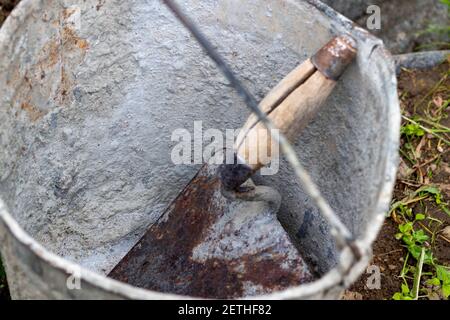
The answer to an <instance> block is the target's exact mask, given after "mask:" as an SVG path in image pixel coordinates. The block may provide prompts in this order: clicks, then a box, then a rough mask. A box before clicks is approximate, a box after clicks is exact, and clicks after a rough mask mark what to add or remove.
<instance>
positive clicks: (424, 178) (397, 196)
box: [344, 62, 450, 300]
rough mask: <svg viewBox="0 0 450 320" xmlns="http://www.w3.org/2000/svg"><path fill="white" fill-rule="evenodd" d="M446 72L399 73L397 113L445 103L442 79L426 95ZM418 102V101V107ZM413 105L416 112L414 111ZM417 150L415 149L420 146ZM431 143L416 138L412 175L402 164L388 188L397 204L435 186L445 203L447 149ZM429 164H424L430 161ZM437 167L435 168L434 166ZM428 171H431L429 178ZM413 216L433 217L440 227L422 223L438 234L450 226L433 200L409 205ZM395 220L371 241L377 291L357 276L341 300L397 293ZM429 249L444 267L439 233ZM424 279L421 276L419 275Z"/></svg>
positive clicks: (399, 259)
mask: <svg viewBox="0 0 450 320" xmlns="http://www.w3.org/2000/svg"><path fill="white" fill-rule="evenodd" d="M448 72H449V63H448V62H446V63H443V64H442V65H440V66H438V67H436V68H434V69H432V70H426V71H403V72H402V74H401V75H400V77H399V81H398V82H399V96H400V100H401V107H402V114H404V115H406V116H408V117H412V116H414V115H420V116H425V110H426V108H427V106H429V102H430V101H433V100H436V99H439V97H440V98H443V100H444V101H445V100H447V99H449V96H450V92H449V88H450V79H449V78H447V79H446V80H445V81H444V82H442V83H441V86H442V88H443V89H442V90H435V91H434V93H432V94H431V95H430V92H432V91H433V89H434V88H436V85H437V84H438V83H439V82H440V81H441V79H443V76H444V75H445V74H448ZM421 101H424V103H420V102H421ZM415 106H416V108H415V109H416V110H414V107H415ZM448 113H449V107H447V110H446V115H445V114H444V117H443V119H442V120H441V122H440V124H442V125H445V126H447V127H448V126H449V125H450V123H449V122H450V116H449V114H448ZM421 140H423V142H422V147H420V148H418V147H417V146H418V145H419V144H421V142H420V141H421ZM437 141H438V140H437V139H435V138H433V137H432V136H430V135H429V134H425V136H424V137H423V138H416V141H415V143H414V147H415V148H416V150H419V154H420V157H419V158H418V159H417V163H418V164H419V169H417V170H416V171H415V172H414V173H412V174H410V175H408V174H405V173H404V172H402V171H404V170H402V165H401V166H400V170H399V173H398V177H397V178H398V180H397V182H396V185H395V189H394V200H393V202H395V201H399V200H402V199H403V198H404V197H405V195H408V193H410V192H411V191H414V190H417V189H418V188H419V187H421V186H422V185H435V186H438V187H439V189H440V190H441V192H442V195H443V198H444V201H447V202H448V201H449V200H450V188H449V186H450V185H449V182H450V170H449V168H450V167H449V164H450V148H449V147H448V146H446V145H445V144H443V145H441V146H440V148H441V151H440V152H438V153H437V152H436V149H438V146H437ZM405 143H406V141H405V140H404V139H403V138H402V141H401V144H402V147H404V144H405ZM436 156H438V158H436V160H435V161H430V160H432V159H434V158H435V157H436ZM436 163H437V164H436ZM402 164H405V166H408V167H412V166H411V164H410V163H408V161H407V160H406V159H404V158H403V157H402ZM428 172H431V173H432V176H431V177H430V176H429V175H427V173H428ZM411 208H412V210H413V213H414V214H417V213H424V212H425V213H426V215H427V216H428V217H433V218H436V219H439V220H440V221H442V222H443V224H442V225H439V224H436V223H432V222H431V223H429V222H425V221H423V225H425V226H426V227H427V228H428V229H430V230H435V229H438V230H442V229H444V228H445V227H446V226H449V225H450V217H449V215H448V214H446V213H445V212H444V211H443V210H442V209H441V208H440V207H439V206H438V205H436V203H435V201H434V199H426V200H424V201H421V202H417V203H416V204H415V205H413V206H412V207H411ZM395 220H396V219H395V218H387V219H386V221H385V223H384V225H383V227H382V229H381V231H380V234H379V236H378V239H377V240H376V241H375V243H374V247H373V249H374V257H373V260H372V262H371V264H373V265H376V266H378V267H379V268H380V271H381V288H380V289H378V290H377V289H372V290H370V289H368V288H367V286H366V283H367V280H368V278H369V277H370V276H371V274H363V275H362V276H361V278H360V279H359V280H358V281H357V282H356V283H355V284H354V285H353V286H352V287H351V288H350V289H349V290H348V292H347V293H346V294H345V295H344V298H347V299H365V300H377V299H390V298H391V297H392V296H393V294H394V293H396V292H399V291H400V287H401V283H402V280H401V279H400V278H399V275H400V272H401V270H402V267H403V264H404V257H406V254H407V249H406V248H405V247H403V246H402V242H401V241H400V240H396V239H395V234H396V233H398V232H399V231H398V222H399V221H398V220H397V222H396V221H395ZM432 251H433V254H434V257H435V258H436V259H437V261H438V263H440V264H443V265H447V266H448V265H450V243H449V242H448V240H446V239H444V238H443V237H442V233H439V232H438V236H437V237H436V240H435V242H434V244H433V245H432ZM408 263H409V264H411V265H415V260H414V259H412V258H410V259H409V261H408ZM427 271H431V270H430V268H429V267H428V266H424V272H427ZM424 280H426V276H425V277H424Z"/></svg>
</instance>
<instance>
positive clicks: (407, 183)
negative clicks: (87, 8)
mask: <svg viewBox="0 0 450 320" xmlns="http://www.w3.org/2000/svg"><path fill="white" fill-rule="evenodd" d="M19 1H20V0H0V26H1V24H2V23H3V21H4V20H5V19H6V17H7V16H8V14H9V13H10V12H11V10H12V9H13V7H14V5H15V4H17V3H18V2H19ZM402 3H405V4H406V5H407V6H409V7H412V6H410V5H409V1H406V0H405V1H403V0H402ZM384 4H386V5H388V4H392V3H391V2H389V3H388V2H387V1H384V0H383V1H381V0H380V5H384ZM397 12H398V13H400V12H402V10H397ZM361 19H364V17H361ZM391 20H392V21H394V22H395V21H399V20H398V19H397V18H395V19H391ZM400 20H402V19H400ZM416 26H417V25H416ZM420 28H425V25H424V26H421V27H420ZM391 29H392V28H391ZM410 33H411V32H410ZM411 34H412V33H411ZM397 35H398V33H396V34H395V35H393V36H392V37H394V38H393V40H392V43H393V44H394V45H395V44H396V43H397V44H398V43H400V44H401V46H400V45H396V46H394V47H393V48H392V49H393V50H394V51H399V52H404V51H403V50H410V49H411V47H412V46H413V47H414V48H416V49H417V48H420V47H421V45H422V43H421V42H420V43H417V40H416V38H417V39H421V38H420V37H422V38H423V37H424V35H423V34H421V36H420V37H416V38H415V39H414V41H416V42H411V41H409V42H407V41H406V40H405V41H403V42H405V43H403V42H399V41H397V40H398V39H397V38H395V37H397ZM389 39H390V38H389ZM389 39H387V43H388V45H389V43H390V42H389ZM399 39H400V40H402V38H401V37H400V38H399ZM424 41H425V42H426V41H429V40H426V39H425V40H424ZM411 43H412V44H411ZM427 43H428V42H427ZM397 47H398V48H397ZM405 48H409V49H405ZM445 75H447V77H446V76H445ZM448 75H449V64H448V63H445V64H443V65H441V66H439V67H438V68H435V69H434V70H429V71H420V72H411V71H403V72H402V74H401V75H400V77H399V96H400V100H401V106H402V113H403V115H404V116H405V117H406V118H407V119H410V120H412V121H414V122H416V123H418V122H417V121H419V120H417V119H418V118H424V119H428V120H429V119H432V121H431V124H430V123H425V122H423V121H422V122H420V121H419V124H420V125H421V126H424V127H425V126H426V128H432V132H433V134H431V133H428V132H422V131H423V130H422V131H420V130H421V128H420V126H415V127H408V125H412V124H413V123H412V122H410V121H408V120H405V119H404V120H403V126H402V130H403V131H404V133H403V134H402V147H401V153H402V162H401V164H400V169H399V174H398V181H397V183H396V186H395V192H394V200H393V205H395V204H396V203H399V202H400V203H407V205H404V206H403V204H402V206H400V207H399V208H400V209H401V210H400V209H398V208H397V209H395V210H392V212H391V215H390V217H389V218H387V219H386V221H385V223H384V225H383V228H382V230H381V232H380V235H379V237H378V239H377V241H376V242H375V244H374V258H373V261H372V264H374V265H376V266H378V267H379V268H380V271H381V288H380V289H378V290H377V289H372V290H370V289H368V288H367V286H366V282H367V279H368V277H369V274H366V275H363V276H362V277H361V278H360V280H359V281H357V282H356V283H355V284H354V285H353V286H352V287H351V288H350V289H349V290H348V292H347V293H346V295H345V298H347V299H391V298H392V297H393V295H394V294H396V293H398V292H399V291H400V290H401V287H402V284H405V282H406V283H407V284H408V285H411V282H412V279H411V278H412V276H411V274H406V276H403V277H401V276H400V275H401V274H402V271H405V268H404V267H405V266H414V265H415V264H416V260H417V259H415V258H413V257H411V255H410V254H409V253H408V250H409V249H408V248H407V246H406V245H405V244H404V242H402V240H401V239H400V240H398V239H397V238H396V236H397V235H398V233H399V225H402V224H404V223H406V222H407V221H409V220H408V219H412V218H410V217H409V216H408V214H409V213H411V216H412V217H414V216H416V217H417V214H424V216H425V220H421V221H414V228H415V230H419V229H421V230H425V231H424V232H425V233H426V234H428V240H427V241H425V242H424V243H423V246H424V247H425V248H426V249H427V250H429V251H430V252H432V254H433V256H434V259H435V261H436V264H438V263H439V264H441V265H444V266H449V265H450V240H449V239H450V235H449V234H448V231H449V229H448V227H449V225H450V215H449V214H448V213H446V212H445V211H444V209H443V208H444V207H443V206H445V204H446V203H447V204H448V202H449V201H450V185H449V183H450V169H449V164H450V149H449V145H448V144H445V143H442V139H439V138H437V137H436V135H439V136H440V137H442V138H443V139H445V140H450V138H449V134H448V132H447V131H446V130H445V129H443V128H448V127H450V117H449V111H450V110H449V106H448V100H449V98H450V97H449V95H450V92H449V91H450V90H449V88H450V80H449V77H448ZM437 118H439V119H438V120H439V121H437V120H436V119H437ZM414 119H416V120H417V121H416V120H414ZM435 120H436V121H435ZM414 130H416V131H414ZM411 155H412V156H411ZM423 186H433V187H434V188H435V189H433V190H432V191H433V192H434V193H433V192H431V191H430V190H429V191H428V193H426V194H425V195H424V194H423V192H419V193H418V194H415V192H417V191H418V190H419V191H420V189H421V188H423ZM436 190H438V193H439V194H436ZM417 199H420V200H417ZM438 199H439V201H438ZM402 201H403V202H402ZM410 201H412V202H410ZM405 208H406V209H405ZM409 209H410V210H411V212H409V211H408V210H409ZM405 212H406V214H405ZM446 228H447V229H446ZM411 268H412V269H413V267H411ZM403 273H404V272H403ZM434 276H435V273H434V269H433V267H432V266H430V265H425V266H424V273H423V277H422V278H421V292H422V293H421V298H424V299H425V298H428V299H438V298H442V294H441V292H440V288H439V286H436V285H434V286H433V285H430V284H427V281H428V282H429V281H430V280H432V279H433V277H434ZM7 298H9V294H8V289H7V284H6V278H5V274H4V270H3V268H2V267H1V261H0V300H2V299H7Z"/></svg>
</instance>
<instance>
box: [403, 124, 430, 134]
mask: <svg viewBox="0 0 450 320" xmlns="http://www.w3.org/2000/svg"><path fill="white" fill-rule="evenodd" d="M400 132H401V133H402V134H404V135H406V136H411V137H414V136H415V137H422V136H423V135H424V134H425V131H423V129H422V128H420V126H419V125H417V124H413V123H410V124H407V125H405V126H403V127H402V128H401V129H400Z"/></svg>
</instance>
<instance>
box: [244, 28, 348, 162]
mask: <svg viewBox="0 0 450 320" xmlns="http://www.w3.org/2000/svg"><path fill="white" fill-rule="evenodd" d="M344 40H346V38H345V39H344ZM342 41H343V40H342V36H341V37H337V38H334V39H333V40H332V41H330V42H329V43H328V44H327V45H326V46H324V47H323V48H322V49H321V50H319V51H318V53H317V54H316V55H315V56H314V57H313V58H311V59H308V60H306V61H305V62H304V63H302V64H301V65H300V66H298V67H297V68H296V69H294V70H293V71H292V72H291V73H289V74H288V75H287V76H286V77H285V78H284V79H283V80H282V81H281V82H280V83H279V84H278V85H277V86H276V87H275V88H273V89H272V90H271V91H270V92H269V94H268V95H267V96H266V97H265V98H264V99H263V101H262V102H261V103H260V108H261V110H262V111H263V112H265V113H266V114H267V115H268V118H269V119H270V120H272V122H273V123H274V125H275V126H276V127H277V128H278V129H279V130H280V132H281V133H283V134H284V135H285V136H286V137H287V138H288V139H290V140H292V139H294V138H296V137H297V136H298V135H299V134H300V132H301V131H302V130H303V129H304V128H305V127H306V126H307V125H308V123H309V122H310V121H311V120H312V119H313V118H314V116H315V115H316V114H317V112H318V111H319V109H320V107H321V106H322V104H323V102H325V100H326V99H327V98H328V96H329V95H330V94H331V92H332V90H333V88H334V87H335V85H336V79H337V78H338V76H339V75H340V74H341V73H342V72H343V70H344V69H345V66H347V65H348V64H349V63H350V61H351V60H352V59H353V58H354V56H355V54H356V49H355V48H354V46H353V43H351V44H349V43H348V42H342ZM345 46H348V47H347V48H345ZM339 50H346V51H345V55H342V52H340V51H339ZM348 51H350V53H349V52H348ZM327 59H328V60H327ZM342 65H345V66H344V67H343V66H342ZM235 150H236V153H237V155H238V157H239V159H240V161H242V162H244V163H245V164H247V165H249V166H250V167H251V168H252V170H253V171H256V170H258V169H260V168H261V167H263V166H265V165H267V164H269V162H270V161H271V159H272V158H273V157H277V156H278V150H279V148H278V146H277V145H276V142H275V141H273V139H272V137H271V134H270V132H268V131H267V129H266V127H265V126H264V125H263V124H262V123H261V122H259V121H258V119H257V117H256V116H255V115H251V116H250V117H249V118H248V120H247V121H246V123H245V124H244V127H243V128H242V130H241V131H240V134H239V136H238V138H237V140H236V144H235Z"/></svg>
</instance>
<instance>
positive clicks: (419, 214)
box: [416, 213, 425, 221]
mask: <svg viewBox="0 0 450 320" xmlns="http://www.w3.org/2000/svg"><path fill="white" fill-rule="evenodd" d="M424 219H425V215H424V214H423V213H418V214H416V220H417V221H421V220H424Z"/></svg>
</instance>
